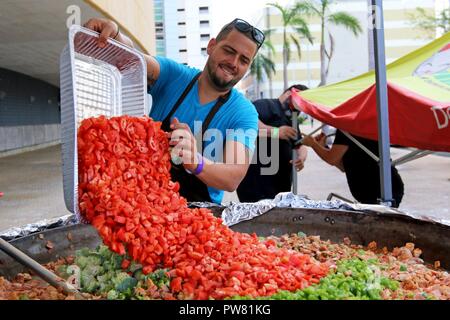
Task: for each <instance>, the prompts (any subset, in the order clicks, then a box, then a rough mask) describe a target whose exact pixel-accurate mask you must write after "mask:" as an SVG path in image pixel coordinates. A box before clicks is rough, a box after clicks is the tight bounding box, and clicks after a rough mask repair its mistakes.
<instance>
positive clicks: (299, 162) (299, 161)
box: [289, 146, 308, 171]
mask: <svg viewBox="0 0 450 320" xmlns="http://www.w3.org/2000/svg"><path fill="white" fill-rule="evenodd" d="M295 151H296V152H297V158H296V159H295V162H294V167H295V169H296V170H297V171H300V170H302V169H303V168H304V167H305V161H306V158H307V156H308V150H307V148H306V147H304V146H300V147H299V148H297V149H295ZM289 162H290V163H292V160H291V161H289Z"/></svg>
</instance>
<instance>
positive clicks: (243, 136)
mask: <svg viewBox="0 0 450 320" xmlns="http://www.w3.org/2000/svg"><path fill="white" fill-rule="evenodd" d="M156 60H157V61H158V62H159V65H160V68H161V71H160V74H159V77H158V79H157V80H156V82H155V83H154V85H153V86H152V87H149V93H150V94H151V95H152V99H153V104H152V109H151V111H150V117H151V118H153V119H154V120H156V121H163V120H164V119H165V118H166V117H167V115H168V114H169V112H170V110H172V108H173V106H174V104H175V103H176V101H177V100H178V98H179V97H180V96H181V94H182V93H183V91H184V90H185V89H186V86H187V85H188V84H189V82H190V81H191V80H192V79H193V78H194V76H195V75H196V74H197V73H199V72H200V70H198V69H195V68H191V67H188V66H186V65H183V64H179V63H177V62H175V61H173V60H170V59H167V58H163V57H156ZM215 103H216V100H215V101H212V102H210V103H207V104H204V105H202V104H200V98H199V95H198V81H197V82H196V83H195V85H194V86H193V87H192V89H191V91H190V92H189V93H188V94H187V96H186V97H185V99H184V101H183V102H182V104H181V105H180V107H179V108H178V109H177V111H176V112H175V113H174V115H173V116H172V118H174V117H176V118H178V120H179V121H180V122H182V123H186V124H188V125H189V127H190V128H191V131H192V132H193V133H194V134H199V133H201V130H202V126H201V123H202V122H203V121H204V120H205V118H206V116H207V115H208V113H209V111H210V110H211V109H212V107H213V106H214V105H215ZM172 118H171V120H172ZM257 132H258V113H257V112H256V110H255V107H254V106H253V104H252V103H251V102H250V101H249V100H247V99H246V98H245V97H244V96H243V95H242V94H241V93H239V92H238V91H237V90H236V89H232V90H231V94H230V97H229V99H228V101H227V102H226V103H224V104H223V105H222V106H221V107H220V109H219V111H218V112H217V113H216V115H215V116H214V118H213V119H212V121H211V122H210V124H209V126H208V130H207V131H206V132H205V136H204V139H203V140H204V141H203V156H204V157H206V158H208V159H210V160H213V161H216V162H222V161H223V148H224V147H225V142H226V141H238V142H241V143H242V144H244V145H245V146H246V147H247V148H248V149H250V150H251V151H252V152H253V151H254V149H255V139H256V136H257ZM199 152H200V150H199ZM208 191H209V194H210V197H211V199H212V201H214V202H215V203H221V201H222V198H223V191H222V190H219V189H215V188H212V187H208Z"/></svg>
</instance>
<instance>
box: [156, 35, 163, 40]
mask: <svg viewBox="0 0 450 320" xmlns="http://www.w3.org/2000/svg"><path fill="white" fill-rule="evenodd" d="M156 40H164V36H160V35H157V36H156Z"/></svg>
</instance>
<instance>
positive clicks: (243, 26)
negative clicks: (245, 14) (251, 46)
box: [230, 19, 265, 48]
mask: <svg viewBox="0 0 450 320" xmlns="http://www.w3.org/2000/svg"><path fill="white" fill-rule="evenodd" d="M230 24H231V25H233V26H234V27H235V28H236V29H237V30H239V31H240V32H243V33H248V32H249V31H251V34H252V38H253V40H254V41H255V42H256V44H257V45H258V48H260V47H261V46H262V44H263V42H264V39H265V36H264V33H263V32H262V31H261V30H259V29H258V28H255V27H254V26H252V25H251V24H250V23H248V22H247V21H245V20H242V19H234V20H233V21H231V22H230Z"/></svg>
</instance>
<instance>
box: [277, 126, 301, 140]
mask: <svg viewBox="0 0 450 320" xmlns="http://www.w3.org/2000/svg"><path fill="white" fill-rule="evenodd" d="M279 138H280V139H283V140H289V139H296V138H297V131H296V130H295V129H294V128H292V127H289V126H281V127H280V128H279Z"/></svg>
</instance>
